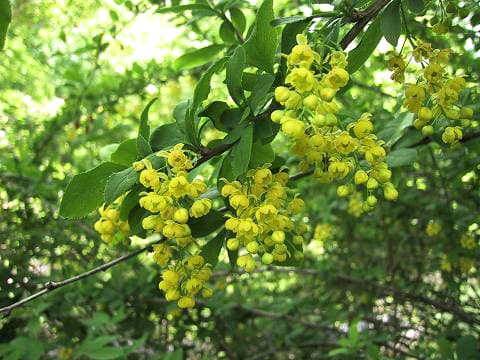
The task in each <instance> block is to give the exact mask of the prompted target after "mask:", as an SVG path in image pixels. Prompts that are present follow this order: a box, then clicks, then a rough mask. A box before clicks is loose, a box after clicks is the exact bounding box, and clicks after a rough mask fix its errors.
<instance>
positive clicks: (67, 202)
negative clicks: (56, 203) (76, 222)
mask: <svg viewBox="0 0 480 360" xmlns="http://www.w3.org/2000/svg"><path fill="white" fill-rule="evenodd" d="M122 169H123V167H122V166H121V165H118V164H114V163H111V162H106V163H102V164H100V165H98V166H97V167H95V168H93V169H92V170H89V171H86V172H84V173H81V174H78V175H75V177H74V178H73V179H72V181H70V183H69V184H68V186H67V188H66V189H65V194H64V195H63V197H62V202H61V203H60V214H61V215H62V216H63V217H65V218H68V219H78V218H82V217H85V216H87V215H88V214H90V213H91V212H92V211H94V210H95V209H96V208H98V207H99V206H100V205H101V204H102V202H103V193H104V189H105V185H107V181H108V183H110V182H112V180H111V179H109V178H110V177H111V176H112V174H114V173H115V172H117V171H120V170H122ZM127 170H129V169H126V170H123V171H127ZM112 177H115V176H112ZM120 178H121V180H118V182H122V183H123V181H124V180H123V175H122V176H121V177H120ZM115 179H116V177H115ZM115 185H116V184H115ZM116 186H117V185H116ZM106 196H108V195H107V193H106ZM108 198H109V200H110V202H111V201H113V200H115V199H116V197H114V198H113V199H112V198H110V196H108Z"/></svg>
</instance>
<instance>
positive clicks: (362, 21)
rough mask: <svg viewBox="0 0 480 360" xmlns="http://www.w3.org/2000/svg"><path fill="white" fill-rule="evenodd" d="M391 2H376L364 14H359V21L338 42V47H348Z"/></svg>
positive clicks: (380, 0)
mask: <svg viewBox="0 0 480 360" xmlns="http://www.w3.org/2000/svg"><path fill="white" fill-rule="evenodd" d="M390 1H392V0H377V1H376V2H375V3H374V4H373V5H372V6H370V7H369V8H368V9H367V10H366V11H365V12H364V13H361V14H359V20H358V21H357V23H356V24H355V25H354V26H353V27H352V28H351V29H350V31H349V32H348V33H347V35H345V37H344V38H343V39H342V41H340V46H341V47H342V48H343V49H346V48H347V46H348V45H350V43H351V42H352V41H353V40H354V39H355V38H356V37H357V36H358V34H360V32H361V31H362V30H363V28H364V27H365V26H366V25H367V24H368V23H369V22H370V20H372V19H373V18H374V17H375V16H377V14H378V13H379V12H380V10H382V9H383V8H384V7H385V6H387V5H388V3H389V2H390Z"/></svg>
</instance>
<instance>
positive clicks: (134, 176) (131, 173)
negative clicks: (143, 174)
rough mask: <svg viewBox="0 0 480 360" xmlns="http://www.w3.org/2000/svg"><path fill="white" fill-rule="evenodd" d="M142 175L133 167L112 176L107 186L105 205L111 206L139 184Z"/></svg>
mask: <svg viewBox="0 0 480 360" xmlns="http://www.w3.org/2000/svg"><path fill="white" fill-rule="evenodd" d="M139 177H140V175H139V174H138V172H136V171H135V169H133V168H132V167H128V168H126V169H124V170H122V171H120V172H116V173H114V174H112V175H111V176H110V177H109V179H108V182H107V183H106V186H105V203H106V204H111V203H112V202H114V201H115V200H116V199H117V198H118V197H119V196H120V195H123V194H124V193H126V192H127V191H128V190H130V188H131V187H132V186H133V185H135V184H136V183H137V182H138V179H139Z"/></svg>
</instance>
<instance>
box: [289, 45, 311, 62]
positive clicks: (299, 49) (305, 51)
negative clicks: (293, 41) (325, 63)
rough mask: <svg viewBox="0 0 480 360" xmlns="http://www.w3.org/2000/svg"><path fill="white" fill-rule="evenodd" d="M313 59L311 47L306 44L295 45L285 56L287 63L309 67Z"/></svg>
mask: <svg viewBox="0 0 480 360" xmlns="http://www.w3.org/2000/svg"><path fill="white" fill-rule="evenodd" d="M313 60H314V55H313V51H312V48H311V47H310V46H308V45H306V44H299V45H295V46H294V47H293V49H292V51H291V53H290V55H288V57H287V61H288V65H290V66H292V65H299V66H302V67H309V66H310V65H311V64H312V63H313Z"/></svg>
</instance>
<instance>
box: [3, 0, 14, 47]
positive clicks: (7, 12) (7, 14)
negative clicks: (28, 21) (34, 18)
mask: <svg viewBox="0 0 480 360" xmlns="http://www.w3.org/2000/svg"><path fill="white" fill-rule="evenodd" d="M11 21H12V9H11V7H10V1H9V0H0V50H2V49H3V47H4V46H5V38H6V37H7V30H8V25H9V24H10V22H11Z"/></svg>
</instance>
